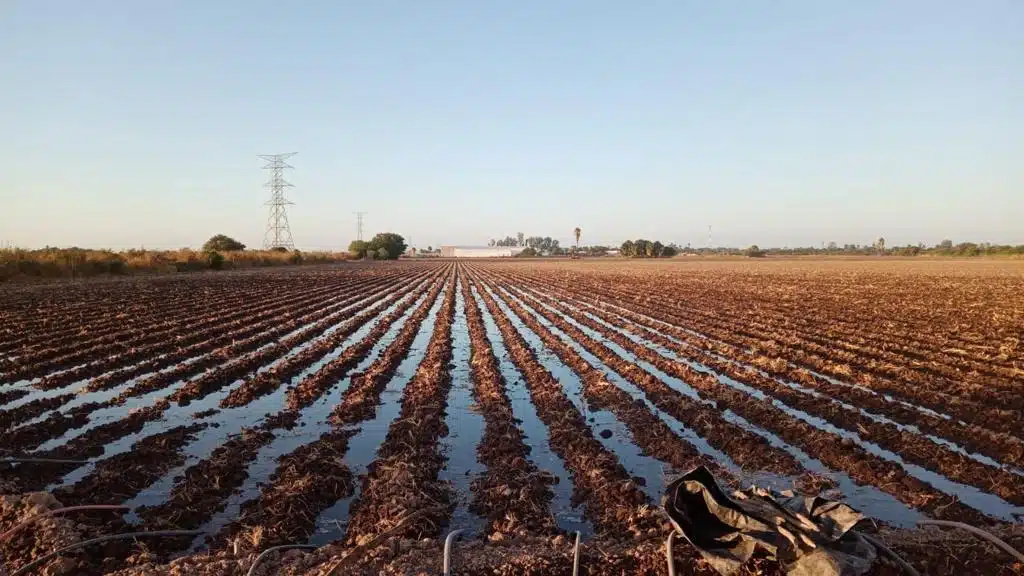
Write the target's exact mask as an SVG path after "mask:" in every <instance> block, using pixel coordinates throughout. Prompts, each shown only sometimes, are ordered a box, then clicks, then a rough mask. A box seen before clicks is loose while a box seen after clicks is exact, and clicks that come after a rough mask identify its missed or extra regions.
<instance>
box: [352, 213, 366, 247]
mask: <svg viewBox="0 0 1024 576" xmlns="http://www.w3.org/2000/svg"><path fill="white" fill-rule="evenodd" d="M353 214H355V215H356V240H359V241H362V240H363V216H365V215H366V212H353Z"/></svg>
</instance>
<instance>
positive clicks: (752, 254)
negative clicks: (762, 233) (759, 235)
mask: <svg viewBox="0 0 1024 576" xmlns="http://www.w3.org/2000/svg"><path fill="white" fill-rule="evenodd" d="M743 253H744V254H745V255H746V256H747V257H748V258H764V257H765V254H767V252H765V251H764V250H761V249H760V248H758V246H757V244H751V245H750V248H747V249H746V250H745V251H744V252H743Z"/></svg>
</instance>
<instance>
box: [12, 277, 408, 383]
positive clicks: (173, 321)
mask: <svg viewBox="0 0 1024 576" xmlns="http://www.w3.org/2000/svg"><path fill="white" fill-rule="evenodd" d="M394 276H395V275H394V273H390V274H386V275H358V276H348V275H344V276H342V275H339V276H338V278H337V279H336V280H335V281H333V282H330V283H328V284H326V285H324V286H322V287H318V288H316V289H313V290H310V289H308V288H306V289H303V288H302V287H301V286H293V287H291V289H290V290H287V291H285V293H284V294H283V295H279V294H275V293H269V294H268V293H264V294H259V295H256V294H251V293H249V291H247V290H244V289H243V290H241V294H235V295H231V296H230V297H228V298H225V299H224V300H223V301H215V302H210V303H208V304H206V305H202V306H200V305H195V304H193V305H186V306H183V307H179V308H175V309H170V310H165V311H162V312H159V313H156V314H153V315H148V316H147V317H146V318H147V320H148V321H149V322H148V323H146V324H143V325H141V326H139V327H134V328H130V329H128V330H120V331H116V332H114V333H112V334H109V335H106V336H99V337H96V338H89V339H87V340H84V341H82V342H80V343H76V344H72V343H68V342H55V343H54V346H52V347H50V348H49V349H47V350H42V351H37V352H33V353H26V354H22V355H20V356H19V357H18V358H17V359H16V360H15V361H12V362H11V363H10V366H8V367H6V370H5V371H4V373H3V374H2V375H0V382H8V383H12V382H17V381H19V380H28V379H32V378H36V377H40V376H42V377H43V379H42V380H41V381H39V382H36V383H35V385H36V387H39V388H42V389H52V388H58V387H61V386H64V385H67V384H70V383H72V382H75V381H77V380H81V379H82V378H85V377H94V376H97V375H99V374H102V373H103V372H105V371H107V370H109V369H110V368H111V367H112V366H115V365H123V364H126V363H128V362H135V361H140V360H142V361H144V360H150V361H153V362H159V361H167V360H166V359H165V357H164V355H165V354H167V353H168V352H171V351H173V350H174V349H175V348H181V347H185V346H188V345H191V344H194V343H198V342H202V341H203V339H205V338H207V337H208V336H209V335H210V334H214V333H217V332H218V331H221V330H222V325H223V324H230V323H232V322H238V324H237V325H241V323H242V322H245V321H246V320H247V319H249V318H251V317H252V316H253V315H255V314H261V313H266V312H268V311H269V313H273V312H274V311H276V310H277V309H279V308H280V307H281V306H282V305H285V306H287V305H290V304H292V303H293V302H294V300H295V299H297V298H302V299H306V300H308V299H311V298H315V297H317V296H320V295H323V294H330V293H332V292H337V291H341V290H346V289H347V288H349V287H352V286H358V285H359V284H361V283H365V282H381V281H386V280H387V279H388V277H394ZM261 296H262V298H261ZM268 296H269V298H268ZM196 311H199V313H198V314H197V313H196ZM157 365H158V366H159V364H157ZM165 365H166V364H165ZM130 375H131V374H127V375H126V376H130Z"/></svg>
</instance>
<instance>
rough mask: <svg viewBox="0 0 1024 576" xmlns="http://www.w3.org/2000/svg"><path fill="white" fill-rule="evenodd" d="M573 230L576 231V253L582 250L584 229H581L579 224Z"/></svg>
mask: <svg viewBox="0 0 1024 576" xmlns="http://www.w3.org/2000/svg"><path fill="white" fill-rule="evenodd" d="M573 232H575V233H576V249H575V250H574V251H573V253H574V254H575V253H578V252H579V251H580V233H581V232H583V231H582V230H580V227H579V226H577V227H576V229H575V230H573Z"/></svg>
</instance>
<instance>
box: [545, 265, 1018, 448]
mask: <svg viewBox="0 0 1024 576" xmlns="http://www.w3.org/2000/svg"><path fill="white" fill-rule="evenodd" d="M550 276H551V275H546V277H547V278H549V282H550V283H551V284H554V285H558V286H561V287H564V288H566V289H573V290H577V291H579V289H580V288H581V287H582V286H583V285H585V286H586V292H588V297H591V298H593V297H598V296H599V297H600V298H604V299H608V300H609V301H613V300H614V301H625V302H628V303H630V304H632V305H638V304H639V305H642V307H643V308H644V309H647V310H657V311H658V312H659V313H664V314H666V315H668V316H669V317H671V318H676V320H672V321H671V322H674V323H675V324H678V325H680V326H684V327H686V328H687V329H688V330H691V331H695V332H698V333H700V334H701V335H704V336H708V337H710V338H713V339H714V340H717V341H719V342H722V343H724V344H728V345H731V346H735V347H739V348H742V349H743V350H745V351H749V352H752V353H757V354H759V355H761V356H764V357H765V360H766V361H775V362H776V363H779V364H782V363H791V364H794V365H796V366H799V367H802V368H805V369H809V370H811V371H813V372H815V373H817V374H822V375H827V376H829V377H832V378H835V379H838V380H841V381H844V382H847V383H850V384H857V385H859V386H861V387H863V388H865V389H868V390H871V391H874V392H876V393H879V394H885V395H889V396H892V397H894V398H898V399H900V400H903V401H906V402H909V403H912V404H916V405H918V406H920V407H923V408H927V409H929V410H932V411H935V412H939V413H941V414H946V415H948V416H950V417H952V418H954V419H959V420H962V421H964V422H967V423H970V424H974V425H977V426H979V427H982V428H987V429H989V430H992V431H995V432H1002V433H1006V434H1010V435H1014V436H1016V437H1018V438H1022V437H1024V418H1021V411H1020V410H1019V409H1012V408H1008V407H1012V406H1017V405H1018V404H1020V403H1021V400H1020V395H1019V394H1015V395H1011V396H1012V397H1011V398H1009V399H1008V401H1009V403H1008V404H1006V403H999V402H996V401H995V398H996V397H997V396H998V397H1002V395H1005V394H1002V395H1001V393H999V392H998V391H992V396H991V397H990V398H988V399H987V400H985V401H978V400H972V399H971V397H974V396H976V394H975V393H974V392H971V391H969V390H967V391H966V392H967V393H966V394H959V393H951V392H950V391H949V390H948V389H946V388H944V387H942V386H936V385H933V384H930V383H929V382H930V380H934V377H931V378H929V377H928V376H927V374H926V373H923V372H920V371H919V370H918V367H917V366H916V365H915V364H914V363H913V362H908V363H905V364H903V365H900V366H894V365H893V366H890V365H881V364H879V363H878V362H875V361H872V360H863V359H861V358H860V357H859V356H857V355H854V354H852V353H850V352H843V351H837V350H836V349H835V348H832V347H829V346H826V345H821V344H817V343H814V342H808V341H805V340H802V339H796V338H795V337H791V336H787V335H786V334H785V333H783V332H781V331H777V330H774V328H773V327H771V326H767V327H765V328H764V330H763V331H753V330H752V329H751V325H752V324H753V322H743V321H736V320H729V319H723V318H721V317H719V315H718V314H717V306H719V303H718V302H717V301H716V300H711V303H709V304H707V305H706V306H704V307H703V309H701V310H694V309H692V308H691V307H686V306H684V305H683V304H681V301H682V300H684V299H681V298H672V297H669V296H666V294H671V292H666V289H665V288H664V287H662V288H660V289H657V288H655V287H653V286H646V287H642V288H637V287H636V285H634V284H635V283H630V284H625V283H615V282H612V281H608V280H606V279H598V278H595V277H593V276H586V277H575V276H571V277H566V276H564V275H563V276H560V277H559V279H558V281H557V282H556V281H552V280H551V279H550ZM637 282H639V281H637ZM722 305H724V304H722ZM829 321H830V320H823V321H822V324H823V325H826V324H827V323H828V322H829ZM784 341H786V342H791V343H784ZM1018 380H1019V378H1018ZM1010 381H1012V380H1010V379H1006V382H1010ZM1005 386H1009V384H1006V385H1004V387H1005ZM963 387H964V386H961V388H963Z"/></svg>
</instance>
